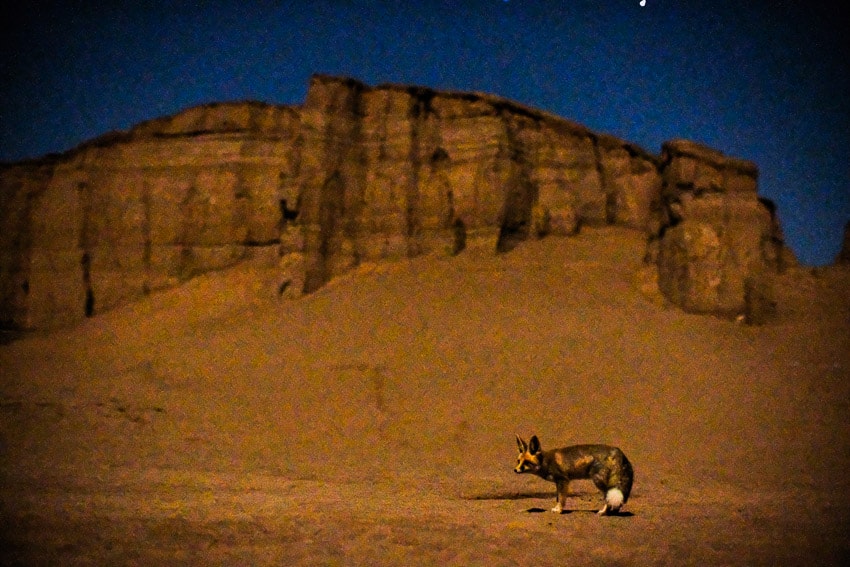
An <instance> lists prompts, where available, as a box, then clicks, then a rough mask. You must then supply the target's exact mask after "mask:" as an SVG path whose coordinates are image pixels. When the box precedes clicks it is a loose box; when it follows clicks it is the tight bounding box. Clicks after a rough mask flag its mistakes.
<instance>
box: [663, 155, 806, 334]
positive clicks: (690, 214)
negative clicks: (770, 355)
mask: <svg viewBox="0 0 850 567" xmlns="http://www.w3.org/2000/svg"><path fill="white" fill-rule="evenodd" d="M661 172H662V179H663V182H662V190H661V203H662V220H661V230H660V231H659V233H658V242H657V259H656V261H657V264H658V282H659V286H660V288H661V291H662V293H663V294H664V295H665V296H666V297H667V298H668V299H669V300H670V301H672V302H673V303H674V304H676V305H678V306H680V307H681V308H682V309H684V310H686V311H690V312H694V313H711V314H717V315H727V316H732V317H738V316H743V317H744V318H745V320H746V321H748V322H751V323H761V322H764V321H765V320H766V319H768V318H769V317H770V315H771V313H772V311H773V307H774V304H773V300H772V296H773V294H772V291H771V283H770V282H771V279H772V277H771V276H772V275H773V274H776V273H777V272H779V271H782V270H783V269H784V268H785V266H786V265H787V264H788V263H791V262H794V260H793V255H792V254H790V252H789V251H788V250H787V249H786V247H785V245H784V239H783V236H782V231H781V228H780V226H779V221H778V219H777V216H776V210H775V206H774V205H773V203H772V202H770V201H768V200H766V199H762V198H760V197H759V196H758V193H757V179H758V169H757V168H756V165H755V164H753V163H752V162H748V161H743V160H739V159H735V158H731V157H727V156H724V155H723V154H722V153H720V152H718V151H716V150H713V149H711V148H707V147H705V146H702V145H699V144H696V143H693V142H688V141H684V140H674V141H670V142H667V143H665V144H664V145H663V147H662V165H661Z"/></svg>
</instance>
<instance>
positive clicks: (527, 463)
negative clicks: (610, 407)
mask: <svg viewBox="0 0 850 567" xmlns="http://www.w3.org/2000/svg"><path fill="white" fill-rule="evenodd" d="M516 444H517V448H518V449H519V456H518V457H517V463H516V468H514V472H515V473H517V474H534V475H537V476H539V477H540V478H542V479H544V480H549V481H552V482H554V483H555V487H556V488H557V496H556V502H557V504H556V505H555V507H554V508H552V511H553V512H555V513H558V514H560V513H562V512H563V511H564V507H565V506H566V504H567V495H568V493H569V485H570V481H571V480H579V479H590V480H592V481H593V484H595V485H596V488H598V489H599V490H601V491H602V495H603V500H604V503H605V504H604V505H603V506H602V508H601V509H600V510H599V511H598V512H597V514H598V515H599V516H608V515H612V514H618V513H619V512H620V509H621V508H622V507H623V505H624V504H625V503H626V502H627V501H628V499H629V494H631V491H632V482H633V481H634V469H633V468H632V464H631V463H630V462H629V460H628V459H627V458H626V455H625V454H624V453H623V451H621V450H620V449H619V448H617V447H612V446H611V445H572V446H570V447H563V448H561V449H550V450H548V451H544V450H543V449H542V447H541V446H540V440H539V439H538V438H537V435H533V436H532V437H531V440H530V441H529V442H528V443H526V442H525V441H524V440H523V439H522V438H521V437H520V436H519V435H517V436H516Z"/></svg>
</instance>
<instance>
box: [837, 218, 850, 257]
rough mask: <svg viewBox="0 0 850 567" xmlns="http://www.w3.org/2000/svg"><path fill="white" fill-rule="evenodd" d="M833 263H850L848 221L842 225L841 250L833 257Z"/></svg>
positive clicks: (849, 229) (849, 225)
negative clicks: (842, 238)
mask: <svg viewBox="0 0 850 567" xmlns="http://www.w3.org/2000/svg"><path fill="white" fill-rule="evenodd" d="M835 263H836V264H838V265H850V221H847V224H845V225H844V241H843V242H842V243H841V250H840V251H839V252H838V256H836V258H835Z"/></svg>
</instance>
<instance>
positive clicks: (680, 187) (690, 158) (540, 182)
mask: <svg viewBox="0 0 850 567" xmlns="http://www.w3.org/2000/svg"><path fill="white" fill-rule="evenodd" d="M0 199H2V200H0V222H1V223H2V226H3V227H4V230H3V233H2V235H1V236H0V324H2V326H3V327H5V328H8V329H37V328H49V327H55V326H59V325H64V324H69V323H73V322H75V321H78V320H80V319H81V318H83V317H85V316H88V315H92V314H95V313H99V312H103V311H105V310H108V309H110V308H112V307H115V306H117V305H121V304H123V303H126V302H128V301H132V300H134V299H136V298H138V297H140V296H142V295H144V294H147V293H149V292H150V291H152V290H156V289H161V288H166V287H171V286H175V285H178V284H180V283H181V282H183V281H185V280H186V279H188V278H191V277H192V276H194V275H196V274H200V273H203V272H206V271H209V270H215V269H220V268H224V267H227V266H231V265H235V264H237V263H239V262H243V261H252V262H259V263H261V264H262V265H264V266H267V267H269V268H271V269H274V270H277V272H278V278H279V280H280V288H279V289H280V291H281V293H282V294H284V295H298V294H300V293H302V292H311V291H313V290H315V289H318V288H319V287H321V286H322V285H323V284H324V283H325V282H327V281H328V280H329V279H330V278H333V277H334V276H337V275H339V274H342V273H344V272H346V271H347V270H349V269H351V268H352V267H354V266H356V265H358V264H359V263H361V262H364V261H374V260H379V259H392V258H403V257H412V256H416V255H419V254H423V253H428V252H430V253H440V254H448V255H452V254H457V253H458V252H460V251H461V250H463V249H464V247H466V246H468V245H472V244H475V245H479V246H480V245H485V246H487V247H489V248H490V249H492V250H493V251H494V252H496V251H502V252H503V251H508V250H510V249H511V248H513V247H514V246H515V245H516V244H517V243H519V242H521V241H522V240H524V239H527V238H530V237H533V238H539V237H542V236H546V235H560V236H568V235H571V234H574V233H575V232H576V231H577V230H578V229H579V227H580V226H581V225H582V224H595V225H601V224H618V225H623V226H629V227H633V228H636V229H639V230H642V231H645V232H646V233H647V235H648V236H649V237H650V252H651V254H650V255H649V256H650V257H652V258H653V259H654V260H655V261H657V263H658V268H659V281H660V283H661V288H662V290H663V292H664V293H665V295H666V296H667V297H668V298H669V299H670V300H671V301H672V302H673V303H675V304H677V305H679V306H681V307H682V308H684V309H686V310H689V311H695V312H706V313H724V314H726V313H740V312H741V310H742V306H743V305H744V303H745V300H744V296H745V294H746V289H747V286H748V285H751V284H747V283H746V282H748V281H761V279H759V278H762V275H763V274H765V273H768V274H769V273H771V272H775V271H776V270H777V269H779V268H780V267H781V265H782V260H781V258H782V257H783V254H784V245H783V244H782V236H781V230H780V229H779V228H778V222H777V221H776V218H775V215H774V211H773V208H772V207H771V206H769V204H766V203H765V202H764V201H762V200H759V198H758V196H757V194H756V168H755V166H754V165H753V164H750V163H748V162H742V161H740V160H734V159H731V158H727V157H725V156H722V154H720V153H719V152H716V151H714V150H710V149H708V148H704V147H701V146H698V145H696V144H693V143H690V142H683V141H676V142H670V143H668V144H665V146H664V156H663V159H659V158H658V157H655V156H652V155H650V154H648V153H647V152H645V151H644V150H642V149H641V148H639V147H637V146H635V145H633V144H630V143H628V142H624V141H622V140H619V139H616V138H613V137H611V136H607V135H604V134H597V133H594V132H591V131H590V130H588V129H586V128H584V127H583V126H581V125H578V124H575V123H573V122H570V121H567V120H564V119H562V118H559V117H556V116H553V115H550V114H547V113H545V112H541V111H538V110H535V109H531V108H528V107H525V106H522V105H520V104H517V103H514V102H512V101H508V100H505V99H502V98H499V97H496V96H492V95H485V94H479V93H462V92H441V91H434V90H431V89H427V88H421V87H411V86H400V85H382V86H378V87H369V86H367V85H364V84H362V83H360V82H357V81H355V80H352V79H345V78H338V77H327V76H314V77H313V78H312V79H311V82H310V88H309V91H308V94H307V99H306V101H305V102H304V104H303V105H302V106H300V107H284V106H273V105H268V104H262V103H254V102H244V103H227V104H209V105H205V106H201V107H196V108H191V109H188V110H186V111H184V112H181V113H180V114H177V115H176V116H172V117H165V118H160V119H156V120H151V121H149V122H145V123H142V124H140V125H138V126H136V127H134V128H133V129H131V130H130V131H128V132H119V133H113V134H109V135H106V136H103V137H100V138H98V139H95V140H93V141H91V142H88V143H86V144H83V145H82V146H80V147H78V148H76V149H74V150H72V151H70V152H68V153H66V154H63V155H60V156H51V157H48V158H44V159H42V160H38V161H34V162H25V163H19V164H11V165H7V166H3V167H2V168H1V169H0ZM7 227H8V228H7Z"/></svg>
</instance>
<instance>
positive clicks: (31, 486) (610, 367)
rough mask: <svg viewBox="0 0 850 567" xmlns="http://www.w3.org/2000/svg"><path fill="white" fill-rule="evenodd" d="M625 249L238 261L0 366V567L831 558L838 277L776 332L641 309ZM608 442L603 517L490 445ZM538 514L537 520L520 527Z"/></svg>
mask: <svg viewBox="0 0 850 567" xmlns="http://www.w3.org/2000/svg"><path fill="white" fill-rule="evenodd" d="M642 255H643V242H642V239H641V237H640V235H639V234H637V233H635V232H631V231H629V230H625V229H613V228H610V229H586V230H584V231H583V232H582V233H581V234H580V235H579V236H577V237H575V238H568V239H562V238H549V239H544V240H542V241H539V242H530V243H526V244H524V245H522V246H520V247H518V248H517V249H515V250H514V251H513V252H511V253H509V254H505V255H500V256H493V255H491V254H489V253H487V252H486V251H483V250H480V249H476V248H475V247H474V246H473V247H472V248H470V249H468V250H466V251H465V252H464V253H462V254H461V255H460V256H458V257H456V258H451V259H448V258H437V257H425V258H419V259H415V260H411V261H405V262H399V263H395V264H380V265H368V266H361V267H360V268H359V269H358V270H356V271H355V272H353V273H351V274H349V275H347V276H345V277H343V278H340V279H338V280H335V281H333V282H332V283H331V284H330V285H328V286H327V287H325V288H323V289H321V290H320V291H318V292H317V293H315V294H313V295H310V296H307V297H304V298H302V299H300V300H295V301H288V300H280V299H278V298H277V295H276V287H277V282H276V281H275V280H274V279H273V277H272V275H270V274H267V273H265V272H263V271H261V270H258V269H253V268H249V267H243V268H238V269H233V270H229V271H226V272H222V273H218V274H212V275H207V276H203V277H200V278H197V279H195V280H193V281H192V282H190V283H189V284H187V285H186V286H184V287H183V288H181V289H179V290H172V291H168V292H164V293H160V294H155V295H152V296H150V297H149V298H147V299H146V300H145V301H143V302H140V303H138V304H135V305H132V306H128V307H126V308H123V309H119V310H117V311H114V312H111V313H108V314H106V315H103V316H99V317H96V318H93V319H90V320H87V321H86V322H85V323H84V324H82V325H80V326H78V327H76V328H73V329H69V330H65V331H60V332H55V333H51V334H49V335H43V336H33V337H29V338H27V339H26V340H21V341H18V342H15V343H12V344H8V345H4V346H2V347H0V371H1V372H2V379H0V387H2V389H0V457H1V458H2V461H0V464H2V484H0V503H1V505H2V507H0V511H2V516H3V519H2V524H3V528H0V529H2V530H3V532H2V539H3V540H5V545H4V546H3V549H4V550H3V551H0V554H1V555H0V559H1V560H2V561H0V563H2V564H63V565H75V564H135V565H150V564H192V565H197V564H201V563H204V564H231V565H233V564H268V565H281V564H368V563H373V564H375V563H377V564H422V565H427V564H435V563H441V564H452V565H453V564H459V565H468V564H482V565H483V564H487V565H528V564H531V563H534V564H537V565H543V564H556V563H565V562H569V563H572V564H599V563H603V562H607V563H611V564H622V565H632V564H634V565H649V564H735V565H756V564H765V565H768V564H799V565H803V564H806V565H809V564H817V563H820V564H840V563H842V562H844V561H843V560H846V559H847V558H848V557H850V539H848V538H847V536H846V534H847V533H850V504H848V495H850V474H848V473H847V471H850V418H848V415H850V411H848V410H850V271H848V270H847V269H843V270H842V269H838V268H829V269H826V268H823V269H817V270H813V269H809V268H800V269H795V270H793V271H791V272H789V273H787V274H785V275H783V276H782V277H781V278H780V279H779V281H778V282H777V296H778V299H779V301H780V303H779V313H778V318H777V321H776V322H774V323H772V324H770V325H768V326H765V327H748V326H744V325H738V324H735V323H731V322H728V321H722V320H719V319H714V318H711V317H700V316H695V315H687V314H684V313H681V312H680V311H678V310H675V309H671V308H668V307H666V306H664V305H663V302H661V300H660V299H659V298H658V297H657V295H655V294H654V293H653V290H652V285H651V278H650V277H649V274H648V272H647V271H646V270H642V266H641V257H642ZM515 432H518V433H521V434H523V435H530V434H531V433H537V434H538V435H540V437H541V440H542V442H543V445H544V447H552V446H554V445H563V444H571V443H583V442H605V443H611V444H616V445H618V446H620V447H621V448H622V449H623V450H624V451H625V452H626V454H627V455H628V456H629V458H630V460H631V461H632V462H633V463H634V465H635V470H636V480H635V488H634V491H633V494H632V499H631V500H630V501H629V502H628V504H627V505H626V506H625V508H624V511H625V512H626V514H624V515H622V516H618V517H611V518H598V517H597V516H596V515H595V514H593V513H591V512H593V511H595V510H596V509H597V508H598V507H599V506H600V503H601V499H600V497H599V494H598V493H597V492H596V491H595V489H594V488H593V487H592V485H590V484H589V483H585V482H578V483H574V485H573V491H574V492H575V497H574V498H573V499H572V500H571V501H570V507H571V513H567V514H562V515H555V514H553V513H551V512H548V511H546V512H542V510H548V508H549V507H551V504H552V502H553V498H554V485H552V484H551V483H547V482H544V481H542V480H540V479H537V478H532V477H525V476H522V477H520V476H517V475H514V474H513V472H512V467H513V464H514V459H515V452H516V449H515V443H514V433H515ZM538 511H541V512H540V513H537V512H538Z"/></svg>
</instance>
